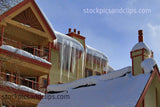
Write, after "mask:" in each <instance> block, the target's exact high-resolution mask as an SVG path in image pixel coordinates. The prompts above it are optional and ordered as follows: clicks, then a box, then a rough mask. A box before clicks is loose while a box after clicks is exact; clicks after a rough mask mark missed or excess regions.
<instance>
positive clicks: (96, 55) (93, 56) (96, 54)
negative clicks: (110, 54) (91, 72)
mask: <svg viewBox="0 0 160 107" xmlns="http://www.w3.org/2000/svg"><path fill="white" fill-rule="evenodd" d="M86 54H87V56H88V62H89V63H90V64H91V67H92V69H93V64H94V61H95V68H96V70H97V63H98V62H99V66H100V67H99V68H100V71H101V70H102V66H105V67H107V62H108V58H107V56H106V55H104V54H103V53H102V52H100V51H98V50H96V49H94V48H92V47H90V46H88V45H87V46H86ZM103 61H104V62H106V64H104V63H103Z"/></svg>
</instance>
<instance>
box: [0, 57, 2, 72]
mask: <svg viewBox="0 0 160 107" xmlns="http://www.w3.org/2000/svg"><path fill="white" fill-rule="evenodd" d="M1 66H2V62H1V60H0V72H2V69H1V68H2V67H1Z"/></svg>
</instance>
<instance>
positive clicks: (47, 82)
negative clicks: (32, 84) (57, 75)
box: [47, 74, 49, 86]
mask: <svg viewBox="0 0 160 107" xmlns="http://www.w3.org/2000/svg"><path fill="white" fill-rule="evenodd" d="M48 85H49V74H47V86H48Z"/></svg>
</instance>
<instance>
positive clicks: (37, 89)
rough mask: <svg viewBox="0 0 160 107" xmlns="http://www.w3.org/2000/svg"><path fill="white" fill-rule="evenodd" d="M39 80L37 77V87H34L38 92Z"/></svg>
mask: <svg viewBox="0 0 160 107" xmlns="http://www.w3.org/2000/svg"><path fill="white" fill-rule="evenodd" d="M39 79H40V78H39V76H37V87H36V89H37V90H39V82H40V81H39Z"/></svg>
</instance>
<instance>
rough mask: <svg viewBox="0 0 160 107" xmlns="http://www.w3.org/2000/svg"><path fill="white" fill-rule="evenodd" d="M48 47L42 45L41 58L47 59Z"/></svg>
mask: <svg viewBox="0 0 160 107" xmlns="http://www.w3.org/2000/svg"><path fill="white" fill-rule="evenodd" d="M48 54H49V49H48V48H46V47H44V52H43V59H46V60H48Z"/></svg>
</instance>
